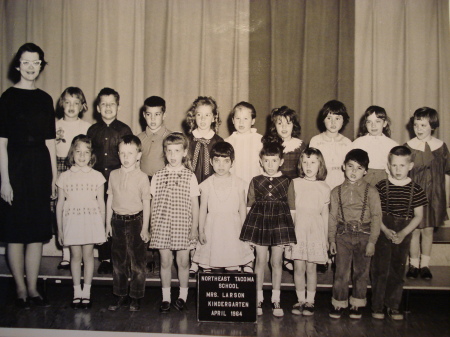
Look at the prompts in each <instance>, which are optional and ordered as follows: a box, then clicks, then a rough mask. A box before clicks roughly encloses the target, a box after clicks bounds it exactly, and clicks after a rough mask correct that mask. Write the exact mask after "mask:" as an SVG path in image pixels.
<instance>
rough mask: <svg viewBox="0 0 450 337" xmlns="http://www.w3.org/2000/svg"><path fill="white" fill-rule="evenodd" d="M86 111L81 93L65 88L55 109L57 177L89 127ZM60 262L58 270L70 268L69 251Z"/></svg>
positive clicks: (66, 249)
mask: <svg viewBox="0 0 450 337" xmlns="http://www.w3.org/2000/svg"><path fill="white" fill-rule="evenodd" d="M87 110H88V107H87V104H86V98H85V97H84V94H83V91H81V89H80V88H77V87H68V88H66V89H65V90H64V91H63V92H62V94H61V96H60V97H59V100H58V105H57V108H56V117H57V118H58V120H57V121H56V168H57V170H58V177H59V175H60V174H61V173H63V172H65V171H67V170H68V169H69V168H70V167H68V166H67V165H66V158H67V154H68V153H69V148H70V144H72V140H73V138H74V137H75V136H78V135H85V134H86V133H87V130H88V129H89V127H90V126H91V124H90V123H88V122H86V121H84V120H82V119H81V116H82V115H83V114H84V113H85V112H86V111H87ZM62 251H63V254H62V260H61V262H60V263H59V264H58V269H69V268H70V263H69V261H70V250H69V248H68V247H63V250H62Z"/></svg>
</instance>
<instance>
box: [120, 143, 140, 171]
mask: <svg viewBox="0 0 450 337" xmlns="http://www.w3.org/2000/svg"><path fill="white" fill-rule="evenodd" d="M141 156H142V152H138V148H137V146H136V145H134V144H125V143H123V142H122V143H120V144H119V158H120V163H121V164H122V167H123V168H126V169H128V168H130V167H136V163H137V162H138V160H139V159H141Z"/></svg>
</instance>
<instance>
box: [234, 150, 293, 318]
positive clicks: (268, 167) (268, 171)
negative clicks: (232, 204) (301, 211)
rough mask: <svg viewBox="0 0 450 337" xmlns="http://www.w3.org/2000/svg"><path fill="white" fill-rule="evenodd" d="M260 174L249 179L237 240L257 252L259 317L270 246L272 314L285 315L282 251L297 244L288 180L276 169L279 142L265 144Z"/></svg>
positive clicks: (279, 160)
mask: <svg viewBox="0 0 450 337" xmlns="http://www.w3.org/2000/svg"><path fill="white" fill-rule="evenodd" d="M260 158H261V166H262V167H263V168H264V173H263V174H262V175H259V176H256V177H254V178H253V179H252V181H251V183H250V187H249V190H248V203H247V206H248V207H251V208H250V211H249V213H248V215H247V218H246V219H245V222H244V226H243V227H242V231H241V236H240V239H241V240H243V241H248V242H249V243H250V244H251V245H254V246H255V250H256V264H255V273H256V288H257V291H258V294H257V297H258V298H257V301H258V309H257V313H258V316H260V315H262V314H263V311H262V304H263V301H264V297H263V281H264V270H265V268H266V265H267V252H268V249H269V247H270V250H271V259H270V263H271V266H272V288H273V289H272V313H273V315H274V316H275V317H282V316H283V315H284V312H283V309H282V308H281V306H280V287H281V272H282V257H283V251H284V248H285V247H286V246H288V245H291V244H295V243H297V240H296V238H295V228H294V223H293V221H292V215H291V210H294V209H295V203H294V189H293V188H292V186H291V179H289V178H288V177H286V176H285V175H283V174H282V173H281V172H280V171H279V168H280V166H281V165H282V164H283V148H282V146H281V145H280V144H279V143H276V142H275V143H268V144H264V147H263V148H262V150H261V152H260Z"/></svg>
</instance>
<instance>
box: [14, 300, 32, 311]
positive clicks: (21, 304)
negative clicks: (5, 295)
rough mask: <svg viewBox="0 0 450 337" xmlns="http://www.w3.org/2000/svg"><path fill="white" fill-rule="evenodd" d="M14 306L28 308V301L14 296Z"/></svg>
mask: <svg viewBox="0 0 450 337" xmlns="http://www.w3.org/2000/svg"><path fill="white" fill-rule="evenodd" d="M16 307H18V308H19V309H30V302H29V301H28V299H23V298H16Z"/></svg>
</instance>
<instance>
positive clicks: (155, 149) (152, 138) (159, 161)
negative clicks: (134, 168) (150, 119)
mask: <svg viewBox="0 0 450 337" xmlns="http://www.w3.org/2000/svg"><path fill="white" fill-rule="evenodd" d="M171 132H172V131H169V130H168V129H167V128H166V127H165V125H162V126H161V128H160V129H159V130H158V131H156V132H152V130H151V129H150V128H149V127H148V126H147V128H146V129H145V131H144V132H141V133H140V134H138V137H139V139H140V140H141V142H142V157H141V170H142V171H143V172H144V173H145V174H147V175H148V176H153V175H154V174H155V173H156V172H158V171H159V170H161V169H162V168H164V166H165V162H164V151H163V146H162V143H163V140H164V138H165V137H166V136H167V135H168V134H169V133H171Z"/></svg>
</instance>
